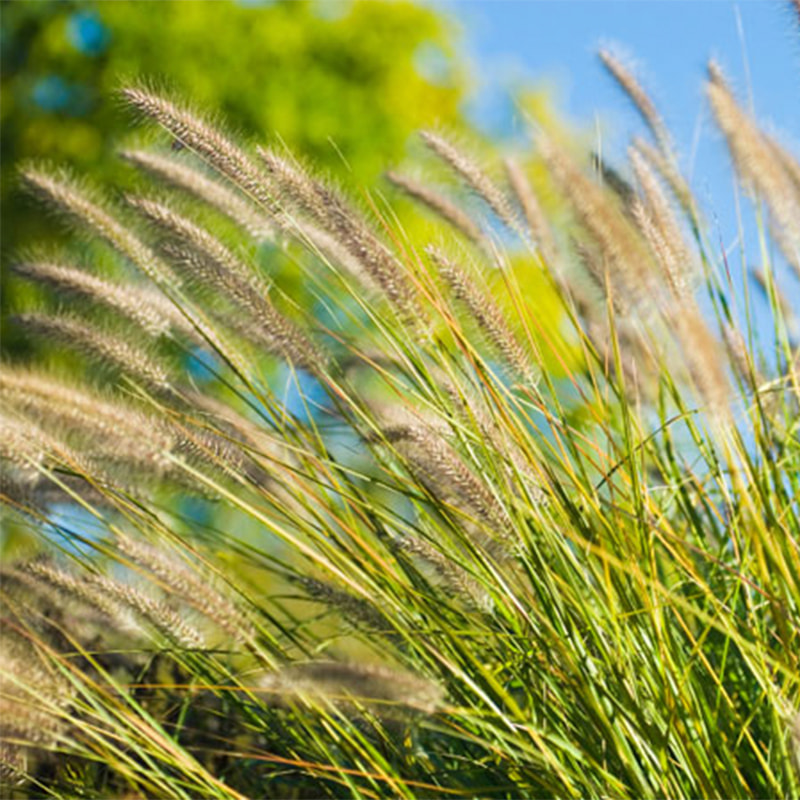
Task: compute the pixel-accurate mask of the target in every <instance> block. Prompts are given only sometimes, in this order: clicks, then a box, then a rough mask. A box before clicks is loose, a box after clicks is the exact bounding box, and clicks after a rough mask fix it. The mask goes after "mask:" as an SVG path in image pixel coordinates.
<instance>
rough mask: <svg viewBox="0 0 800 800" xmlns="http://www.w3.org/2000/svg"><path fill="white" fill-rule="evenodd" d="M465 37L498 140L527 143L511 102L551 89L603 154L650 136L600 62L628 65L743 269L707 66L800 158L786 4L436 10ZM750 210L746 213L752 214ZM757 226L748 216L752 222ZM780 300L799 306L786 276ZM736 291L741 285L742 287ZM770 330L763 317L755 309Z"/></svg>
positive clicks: (799, 116)
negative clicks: (597, 135) (620, 58)
mask: <svg viewBox="0 0 800 800" xmlns="http://www.w3.org/2000/svg"><path fill="white" fill-rule="evenodd" d="M432 4H433V5H434V6H435V7H438V8H440V9H442V10H445V11H446V12H447V13H449V14H450V15H451V17H453V18H454V19H455V20H456V21H457V24H458V25H459V26H460V27H461V28H462V32H463V37H464V44H465V47H466V51H467V54H468V56H469V59H470V61H471V65H472V70H473V79H474V80H475V82H476V89H475V96H474V99H473V101H472V103H471V114H472V116H473V119H474V120H475V122H476V123H478V124H479V126H480V127H482V128H484V129H485V130H487V131H488V132H491V133H494V134H503V135H512V136H514V137H515V138H519V137H524V135H525V125H524V121H523V120H522V119H521V118H520V117H519V115H518V114H517V112H516V110H515V107H514V104H513V102H512V99H511V98H512V96H513V90H514V87H515V86H518V85H520V84H521V83H525V84H527V85H531V84H533V85H534V86H535V85H537V84H541V83H545V84H547V85H548V86H550V87H551V88H552V89H553V90H554V92H555V97H556V99H557V108H559V109H560V110H561V111H562V113H564V114H565V115H566V116H567V118H568V119H570V120H571V121H572V122H573V123H574V124H575V125H577V126H579V127H582V128H583V129H585V130H593V129H594V128H595V125H597V124H599V128H600V130H601V131H602V132H603V149H604V152H606V153H611V154H616V155H617V156H619V155H621V154H623V153H624V150H623V147H624V145H625V143H626V142H627V141H628V140H629V138H630V135H631V134H634V133H644V127H643V125H642V123H641V122H640V121H639V119H638V117H637V115H636V113H635V112H634V111H633V110H632V108H631V106H630V105H629V103H628V102H627V100H626V99H625V98H624V97H623V95H622V94H621V92H620V91H619V90H618V89H617V87H616V86H615V85H614V83H613V81H611V80H610V78H609V77H608V76H607V75H606V74H605V72H604V71H603V69H602V68H601V66H600V64H599V62H598V60H597V58H596V52H597V48H598V46H599V45H601V44H608V43H613V44H615V45H618V46H619V47H620V48H621V49H622V52H623V53H626V54H628V55H629V56H630V57H631V58H632V59H633V63H634V64H635V65H636V66H637V71H638V72H639V74H640V75H641V77H642V79H643V83H644V85H645V87H646V88H647V89H648V91H649V92H650V94H651V96H652V97H653V98H654V99H655V100H656V102H657V104H658V106H659V108H660V110H661V112H662V114H663V115H664V117H665V119H666V121H667V123H668V125H669V127H670V129H671V130H672V133H673V135H674V137H675V141H676V144H677V146H678V149H679V152H680V155H681V159H682V163H683V166H684V168H685V170H686V172H687V174H688V175H689V176H690V178H691V180H692V185H693V188H694V190H695V192H696V194H697V195H698V197H699V198H700V200H701V204H702V205H703V207H704V209H705V210H706V212H707V213H708V215H709V218H710V219H711V220H712V223H713V224H714V225H715V226H716V228H717V230H716V231H715V232H714V235H713V240H714V241H717V240H719V241H722V242H724V244H725V246H726V248H729V255H730V256H731V259H732V264H733V266H734V267H737V266H738V264H739V256H738V250H737V224H736V205H735V196H736V195H735V192H734V188H733V181H732V173H731V170H730V165H729V161H728V157H727V151H726V150H725V147H724V143H723V142H722V141H721V139H720V137H719V135H718V133H717V132H716V130H715V129H714V127H713V125H712V124H711V119H710V116H709V112H708V109H707V105H706V103H705V100H704V97H703V89H702V86H703V80H704V77H705V67H706V64H707V62H708V59H709V58H711V57H713V58H715V59H716V60H718V61H719V62H720V63H721V65H722V66H723V69H724V71H725V73H726V74H727V75H728V77H729V79H730V80H731V83H732V85H733V86H734V88H735V89H736V91H737V94H738V96H739V97H740V99H742V100H743V101H745V102H748V101H749V98H752V102H753V107H754V109H755V111H756V113H757V115H758V118H759V120H760V122H761V124H763V125H765V126H766V127H767V128H768V129H770V130H772V131H774V132H777V133H778V134H779V137H780V138H781V139H782V140H783V141H784V142H786V143H788V144H790V145H792V146H793V147H792V149H793V150H794V152H795V153H797V152H798V151H800V148H799V147H798V140H799V139H800V103H798V99H800V98H799V97H798V94H800V25H799V24H798V21H797V18H796V16H795V14H794V12H793V11H792V10H791V9H790V7H789V3H788V2H772V1H771V0H750V1H749V2H731V1H730V0H715V1H714V2H710V1H708V0H706V1H701V0H692V2H688V1H680V0H660V1H658V0H650V1H649V2H642V1H641V0H639V1H638V2H637V1H635V0H627V1H624V0H616V1H613V2H612V1H611V0H594V1H592V0H538V1H537V2H534V1H533V0H527V1H526V0H470V1H469V2H468V1H467V0H432ZM744 208H745V209H747V204H746V203H745V204H744ZM751 218H752V217H751ZM745 233H746V238H747V240H748V241H747V246H746V250H745V252H746V253H747V260H748V262H757V260H758V254H757V249H756V247H755V244H756V241H755V233H754V230H753V227H752V225H749V224H748V225H746V227H745ZM779 278H780V282H781V285H782V288H783V289H784V291H785V292H786V293H787V294H789V295H793V294H794V296H800V284H798V282H797V280H796V279H795V278H794V276H792V275H791V274H790V270H789V268H788V267H787V266H786V265H782V266H781V267H780V268H779ZM737 283H738V281H737ZM756 307H757V312H759V313H757V318H759V319H760V320H763V321H764V324H766V317H765V314H764V312H766V306H765V305H764V304H761V307H760V308H759V304H758V303H757V306H756Z"/></svg>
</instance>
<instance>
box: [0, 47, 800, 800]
mask: <svg viewBox="0 0 800 800" xmlns="http://www.w3.org/2000/svg"><path fill="white" fill-rule="evenodd" d="M601 59H602V62H603V64H604V66H605V68H606V69H607V70H608V71H609V72H610V74H611V76H612V77H613V79H614V80H615V81H616V83H617V84H618V85H619V87H620V88H621V89H622V90H623V91H624V92H625V93H626V94H627V95H628V96H629V98H630V99H631V101H632V103H633V105H634V107H635V109H637V110H638V112H639V114H640V116H641V117H642V120H643V122H644V124H645V127H646V129H647V135H648V137H649V139H636V140H635V141H634V142H632V143H631V145H630V147H629V149H628V151H627V152H628V159H629V164H627V165H615V164H609V163H605V162H603V161H602V160H599V159H598V158H597V157H595V158H594V164H592V158H591V153H588V152H587V153H582V152H581V150H580V148H579V147H578V146H577V145H576V144H575V142H572V141H570V140H568V138H567V137H565V136H563V135H562V136H556V135H555V134H554V133H552V132H549V131H547V130H538V131H536V132H535V133H534V134H533V135H532V142H533V153H532V155H531V156H530V157H528V156H526V155H523V154H520V153H517V154H515V156H514V157H513V158H511V157H500V158H498V159H497V162H496V163H491V162H490V161H489V159H486V158H481V159H478V158H476V157H475V156H474V155H473V154H472V153H471V152H470V151H469V148H468V147H463V146H462V145H461V144H457V143H456V142H455V141H454V140H452V139H451V138H449V137H447V136H444V135H442V134H439V133H433V132H424V133H423V134H422V138H423V142H424V144H425V146H426V148H427V150H428V151H429V153H428V163H430V161H431V158H430V157H431V156H432V157H433V160H436V161H438V162H441V163H440V166H444V167H445V172H446V173H449V175H450V177H451V178H453V181H452V185H451V186H450V187H449V188H448V189H446V190H445V189H443V188H442V187H441V186H438V185H434V184H432V183H430V182H429V181H428V180H427V178H426V177H425V172H424V171H420V167H419V166H414V165H400V166H398V167H397V169H394V170H393V171H392V172H390V173H388V174H387V177H388V179H389V186H388V187H387V185H386V184H384V185H383V186H382V188H381V190H380V192H376V193H375V194H371V193H370V192H368V191H365V190H363V189H360V190H353V191H350V190H349V189H348V188H347V187H343V186H340V185H338V184H337V183H336V182H335V180H334V179H333V178H331V177H329V176H320V175H317V174H316V173H315V171H314V169H313V167H310V166H308V165H307V164H305V163H304V162H302V160H301V159H299V158H298V157H296V156H294V155H292V154H291V153H289V152H288V151H287V149H286V148H285V147H284V146H282V145H272V144H270V143H267V142H261V143H260V144H259V145H258V146H255V147H252V148H251V147H250V146H249V145H248V144H247V143H243V142H239V141H238V139H237V137H233V136H232V135H230V134H229V133H228V132H227V130H226V129H225V127H224V125H222V124H218V123H217V122H216V121H214V120H213V119H212V118H210V117H208V116H207V115H205V114H200V113H197V112H196V111H195V110H194V109H193V108H192V107H191V106H190V105H189V104H187V103H185V102H183V101H178V100H175V99H173V98H171V97H168V96H166V95H164V94H163V93H161V92H159V91H156V90H154V89H152V88H150V87H149V86H146V85H135V86H131V87H128V88H125V89H124V90H123V91H122V93H121V96H122V100H123V101H124V103H125V104H126V105H128V106H130V107H131V109H133V111H135V112H136V114H137V115H138V117H139V118H141V119H142V120H143V121H145V122H147V123H153V124H155V125H156V126H158V127H160V129H161V130H162V134H161V135H162V138H163V142H161V141H159V142H156V143H155V144H154V145H153V147H152V149H137V150H126V151H123V152H122V153H121V155H122V157H123V158H124V160H125V161H126V162H127V163H128V164H130V165H131V166H132V167H133V168H135V169H136V170H137V171H138V173H139V179H140V181H141V186H140V187H138V188H137V189H136V190H135V191H132V192H129V193H128V194H127V195H125V197H124V201H123V202H112V201H110V200H109V199H108V198H110V197H113V196H114V193H113V192H112V191H108V190H105V191H100V189H99V188H97V187H92V186H91V184H90V182H89V181H88V180H85V179H83V178H78V177H76V176H74V175H72V174H69V173H67V172H65V171H63V170H61V169H59V168H57V167H51V166H48V165H42V164H36V165H28V166H24V167H23V168H22V183H23V186H24V188H25V189H26V190H27V191H28V192H29V193H30V194H32V195H34V196H35V197H37V198H38V199H39V200H40V201H41V202H42V203H43V204H44V207H45V208H46V209H48V210H49V211H51V212H53V213H54V214H55V215H56V216H57V217H58V218H59V219H61V220H64V221H66V223H67V225H68V226H70V227H71V228H72V229H73V230H74V231H75V233H76V234H78V235H79V236H80V237H82V238H84V239H85V238H87V237H88V238H89V239H91V240H92V241H93V242H95V243H96V247H95V248H94V249H93V250H92V251H90V252H92V253H94V252H98V249H99V248H103V247H104V248H105V249H106V250H107V251H108V257H107V258H106V259H105V260H106V261H111V260H114V259H116V263H117V266H118V270H117V271H116V272H114V271H113V270H110V269H106V268H104V269H103V270H101V269H99V265H95V264H93V263H91V260H90V257H89V256H87V255H86V252H84V254H83V256H82V257H81V258H80V259H76V258H75V257H74V256H73V255H72V254H71V253H70V252H69V248H65V251H64V252H57V251H48V250H43V249H32V250H30V251H28V252H26V253H23V254H21V255H20V256H19V257H18V258H15V259H14V262H13V263H14V269H15V272H16V273H17V275H18V279H22V280H30V281H35V282H36V283H38V284H39V285H40V286H41V287H43V290H44V294H42V296H41V297H40V300H39V305H38V306H37V308H36V309H20V310H19V311H20V313H19V314H18V316H17V318H16V323H17V324H19V325H22V326H24V327H25V329H26V330H28V331H30V332H32V333H38V334H39V335H40V336H41V339H42V340H43V342H44V344H45V351H46V352H45V356H47V357H48V358H45V359H41V360H42V361H46V360H49V356H50V355H54V356H56V359H57V360H59V359H60V360H61V361H62V366H61V368H60V369H54V368H53V366H52V365H50V364H45V363H39V362H40V359H37V358H33V359H31V363H28V364H25V365H24V366H23V365H19V364H14V365H12V364H10V363H9V364H4V365H3V368H2V374H1V375H0V433H2V436H0V452H2V455H3V458H4V461H3V465H2V475H0V477H1V478H2V483H0V492H2V498H3V500H4V502H5V504H6V506H7V508H8V514H7V517H6V519H7V522H8V524H9V529H10V530H12V531H13V532H14V533H17V534H19V535H21V536H22V538H23V539H24V540H26V541H28V542H31V543H35V545H36V547H37V548H38V549H39V550H40V551H41V554H40V556H39V557H37V558H32V559H22V560H19V561H18V562H15V563H11V564H10V565H9V566H7V567H4V574H3V579H2V586H1V587H0V588H1V590H2V600H3V608H4V610H3V626H4V627H3V635H4V636H7V638H8V639H9V642H10V644H9V646H8V648H7V649H6V650H5V651H4V655H3V658H2V662H3V663H2V675H0V705H2V708H3V710H4V713H3V715H2V717H3V722H2V724H0V777H2V780H3V781H4V783H5V785H6V786H8V787H9V791H14V790H15V789H13V787H14V786H24V788H23V789H20V791H24V792H26V793H28V796H42V797H44V796H48V797H73V796H86V797H100V796H112V795H113V796H122V795H124V794H125V793H128V794H130V793H134V794H136V795H137V796H138V795H141V796H153V797H175V798H185V797H209V798H220V799H221V798H237V799H238V798H245V797H267V796H269V797H273V796H274V797H280V796H292V797H320V796H334V797H339V796H342V797H363V798H375V797H404V798H412V797H450V796H481V797H483V796H486V797H508V798H511V797H529V796H530V797H569V798H578V797H596V798H600V797H607V796H611V795H613V796H614V797H619V798H639V797H653V796H663V797H701V796H703V797H706V796H708V797H710V796H725V797H743V796H764V797H766V796H771V797H791V796H796V795H797V794H798V793H800V772H798V763H797V752H798V744H797V742H798V723H797V720H798V713H800V712H799V711H798V709H800V646H798V645H799V644H800V579H799V578H798V576H800V549H798V542H799V541H800V519H799V517H798V512H799V511H800V509H798V500H797V498H798V497H800V444H798V441H799V440H798V436H797V432H798V428H799V427H800V409H799V407H798V398H800V376H799V375H798V372H799V371H800V370H798V364H800V347H799V346H798V340H797V326H796V325H797V323H796V319H793V317H792V315H793V309H792V302H791V298H792V297H793V296H795V295H796V294H797V291H798V288H797V276H796V275H794V274H793V273H792V271H791V270H792V267H794V268H795V269H796V268H797V224H798V214H797V213H795V212H796V211H797V208H798V202H799V201H798V197H799V196H800V195H798V186H800V182H799V181H798V175H799V174H800V166H798V163H797V160H796V157H795V155H794V154H793V153H792V152H791V151H790V149H789V148H787V147H786V146H785V145H784V144H782V143H780V142H779V141H778V140H777V138H776V137H775V136H774V134H768V133H766V132H765V131H764V130H763V126H762V125H760V124H759V123H758V122H757V121H756V120H754V119H753V118H752V117H751V116H750V115H749V114H748V113H747V112H746V111H745V110H744V108H743V107H742V106H741V104H740V101H739V100H738V99H737V96H736V93H735V91H734V90H733V89H732V88H731V87H730V86H729V84H728V82H727V81H726V80H725V78H724V77H723V75H722V72H721V70H720V69H719V68H718V67H716V66H713V65H712V67H711V69H710V73H709V75H710V77H709V79H708V82H707V87H706V89H707V95H708V100H709V103H710V105H711V109H712V112H713V116H714V119H715V120H716V122H717V124H718V126H719V129H720V131H721V133H722V135H723V138H724V141H725V143H726V145H727V147H728V149H729V150H730V154H731V158H732V163H733V166H734V168H735V170H736V172H737V175H738V177H739V179H740V180H741V182H742V185H743V186H744V187H745V188H746V190H747V192H748V193H749V194H750V195H751V196H752V197H753V198H754V199H755V200H756V201H757V202H758V203H762V204H763V206H764V207H765V208H766V209H767V211H768V215H767V217H766V222H765V224H764V225H762V224H761V216H760V215H756V225H757V226H759V228H758V233H759V235H760V236H762V237H763V239H764V241H765V242H766V240H767V237H770V236H771V237H772V238H773V240H774V242H775V244H776V245H777V250H775V251H774V252H775V253H777V255H774V256H773V250H772V249H771V248H770V247H768V246H765V247H763V248H762V254H763V263H761V264H759V265H758V271H756V272H755V273H754V274H752V275H751V271H750V269H749V268H747V267H745V268H744V269H743V274H742V281H740V282H734V281H731V280H728V276H729V270H730V264H731V254H730V253H726V252H724V251H723V250H722V249H721V248H720V247H718V246H717V245H716V244H714V243H715V242H717V241H718V237H717V236H716V234H714V235H712V234H711V232H710V230H709V227H708V224H707V223H706V222H705V219H706V213H705V212H704V209H702V207H701V204H700V203H699V202H698V201H697V200H696V198H695V197H694V196H693V194H692V192H691V185H690V181H689V180H688V179H687V178H686V177H685V176H684V174H683V173H682V167H681V165H682V159H681V157H680V154H679V153H677V152H676V151H675V149H674V145H673V140H672V138H671V137H670V135H669V133H668V131H667V127H666V124H665V122H664V117H663V116H662V115H661V113H660V112H659V110H658V108H657V107H656V105H655V104H654V102H653V101H652V99H651V98H650V97H649V96H648V95H647V93H646V91H645V90H644V88H643V85H642V82H641V80H640V79H639V78H638V77H637V76H636V74H635V73H634V71H633V70H632V69H631V68H630V67H628V66H627V65H626V63H624V62H623V60H622V59H620V58H619V57H618V56H616V55H614V54H613V53H611V52H610V51H604V52H603V53H602V54H601ZM175 144H177V145H178V147H175V146H174V145H175ZM534 158H535V159H536V168H537V169H542V168H544V169H545V170H546V173H547V180H548V182H549V186H550V188H551V191H552V192H553V194H554V198H550V199H549V201H548V202H542V198H541V197H539V196H538V194H537V191H536V189H535V188H534V187H535V186H538V185H539V184H540V181H537V182H534V181H532V173H533V166H534V160H533V159H534ZM412 175H413V176H414V177H410V176H412ZM395 193H396V194H395ZM401 194H402V195H403V196H404V197H405V198H406V200H409V199H410V200H411V201H412V203H413V204H416V205H417V206H419V213H420V218H423V219H425V220H427V223H428V224H427V226H426V227H425V228H423V227H421V226H420V225H419V224H418V222H419V220H418V219H417V216H416V211H415V210H414V208H413V205H412V206H411V210H409V213H408V214H403V215H402V216H401V215H400V214H399V213H395V212H394V211H393V201H394V199H395V197H396V196H399V195H401ZM554 206H558V208H559V214H558V217H557V218H550V216H549V213H548V209H550V208H552V207H554ZM406 207H408V204H406ZM433 220H435V221H436V225H437V226H438V229H437V230H436V234H435V238H433V239H432V240H429V237H428V236H424V237H423V236H421V235H420V234H419V231H420V230H423V229H424V230H428V231H429V230H431V229H432V225H433V222H432V221H433ZM740 238H741V237H740ZM264 242H268V243H269V244H268V246H266V247H265V246H264V245H263V243H264ZM742 262H743V263H744V262H745V259H744V258H742ZM751 278H752V281H751ZM740 287H744V289H742V288H740ZM753 287H761V288H759V291H757V292H752V291H750V289H751V288H753ZM754 303H758V304H760V305H759V306H757V307H756V306H754ZM554 307H555V308H556V311H555V312H554V311H553V308H554ZM765 309H768V311H766V310H765ZM766 313H768V314H769V315H770V317H769V324H768V325H766V326H765V325H763V324H762V322H761V321H760V320H761V319H762V318H763V315H764V314H766ZM765 330H768V333H766V334H765ZM47 351H49V352H47ZM65 363H66V364H67V365H68V366H71V368H72V372H73V373H75V374H73V375H71V377H70V378H69V379H66V378H65V377H64V375H65V374H66V367H65V366H64V364H65ZM5 712H8V713H5Z"/></svg>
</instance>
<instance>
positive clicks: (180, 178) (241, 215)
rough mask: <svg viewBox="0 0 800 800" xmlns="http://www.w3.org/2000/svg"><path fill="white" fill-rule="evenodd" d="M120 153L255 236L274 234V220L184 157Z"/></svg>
mask: <svg viewBox="0 0 800 800" xmlns="http://www.w3.org/2000/svg"><path fill="white" fill-rule="evenodd" d="M120 155H121V156H122V158H124V159H125V160H126V161H128V162H129V163H131V164H133V165H134V166H136V167H138V168H139V169H141V170H144V171H145V172H148V173H149V174H151V175H153V177H155V178H157V179H158V180H161V181H163V182H164V183H166V184H168V185H170V186H174V187H175V188H177V189H180V190H182V191H184V192H187V193H189V194H191V195H194V196H195V197H196V198H198V199H199V200H202V201H203V202H204V203H206V204H208V205H209V206H211V207H212V208H214V209H216V210H217V211H218V212H220V213H221V214H224V215H225V216H226V217H228V218H229V219H231V220H232V221H233V222H235V223H236V224H237V225H239V226H240V227H241V228H243V229H244V230H245V231H247V233H249V234H250V235H251V236H253V237H254V238H256V239H259V240H268V239H272V238H273V236H274V233H275V231H274V224H273V223H272V222H270V220H269V218H268V217H267V215H266V214H262V213H260V212H259V211H258V209H257V208H256V207H255V206H253V205H252V204H251V203H249V202H248V201H247V200H246V199H245V198H243V197H242V195H241V194H239V193H237V192H236V191H234V190H232V189H230V188H228V187H227V186H224V185H223V184H222V183H220V182H219V181H217V180H214V179H213V178H211V177H209V176H208V175H206V174H204V173H203V172H201V171H200V170H199V169H197V168H195V167H193V166H191V165H190V164H188V163H187V162H186V161H185V160H183V159H177V158H174V157H170V156H167V155H163V154H161V153H157V152H153V151H150V150H123V151H122V152H121V154H120Z"/></svg>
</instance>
